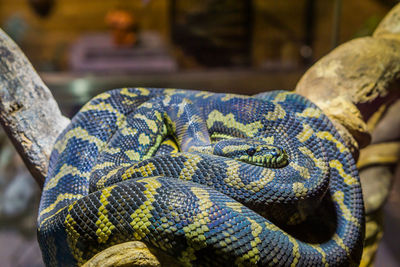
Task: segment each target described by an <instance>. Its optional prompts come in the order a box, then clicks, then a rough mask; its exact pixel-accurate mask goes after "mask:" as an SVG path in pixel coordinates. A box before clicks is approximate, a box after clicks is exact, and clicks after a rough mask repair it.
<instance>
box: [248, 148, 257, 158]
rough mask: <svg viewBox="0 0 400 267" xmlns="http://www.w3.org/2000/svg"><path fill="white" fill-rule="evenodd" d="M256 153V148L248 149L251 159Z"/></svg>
mask: <svg viewBox="0 0 400 267" xmlns="http://www.w3.org/2000/svg"><path fill="white" fill-rule="evenodd" d="M255 153H256V149H255V148H254V147H252V148H249V149H247V155H249V156H250V157H251V156H253V155H254V154H255Z"/></svg>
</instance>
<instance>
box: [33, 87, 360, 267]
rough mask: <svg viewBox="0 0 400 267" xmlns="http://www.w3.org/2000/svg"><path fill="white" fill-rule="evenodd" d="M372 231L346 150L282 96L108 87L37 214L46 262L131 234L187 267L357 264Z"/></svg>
mask: <svg viewBox="0 0 400 267" xmlns="http://www.w3.org/2000/svg"><path fill="white" fill-rule="evenodd" d="M363 236H364V208H363V198H362V192H361V187H360V180H359V177H358V172H357V169H356V166H355V161H354V159H353V157H352V155H351V153H350V152H349V150H348V149H347V148H346V146H345V143H344V141H343V139H342V138H341V136H340V135H339V133H338V131H337V130H336V129H335V127H334V125H333V124H332V122H331V121H330V120H329V118H328V117H327V116H326V115H324V114H323V112H322V111H321V110H320V109H319V108H318V107H317V106H316V105H314V104H313V103H311V102H310V101H309V100H307V99H306V98H304V97H302V96H300V95H297V94H295V93H291V92H286V91H272V92H268V93H261V94H258V95H254V96H243V95H236V94H222V93H211V92H206V91H195V90H178V89H155V88H122V89H115V90H111V91H108V92H105V93H102V94H100V95H98V96H97V97H95V98H93V99H92V100H91V101H89V102H88V103H87V104H85V105H84V106H83V107H82V109H81V110H80V111H79V112H78V113H77V114H76V115H75V116H74V118H73V119H72V120H71V123H70V125H69V126H68V127H67V128H66V129H65V130H64V131H63V132H62V134H61V135H60V136H59V137H58V139H57V141H56V143H55V145H54V148H53V151H52V154H51V157H50V161H49V169H48V175H47V177H46V181H45V184H44V188H43V193H42V197H41V202H40V207H39V215H38V241H39V244H40V247H41V250H42V255H43V259H44V262H45V264H46V265H47V266H79V265H82V264H84V263H85V262H86V261H87V260H89V259H90V258H91V257H92V256H94V255H95V254H96V253H98V252H100V251H102V250H104V249H106V248H107V247H110V246H112V245H115V244H118V243H122V242H127V241H132V240H138V241H142V242H144V243H145V244H147V245H148V246H149V247H150V248H152V249H154V251H160V252H162V253H165V254H166V255H169V256H172V257H173V258H174V259H176V260H177V261H179V263H180V264H181V265H182V266H357V265H358V263H359V261H360V257H361V253H362V247H363V246H362V243H363ZM152 251H153V250H152Z"/></svg>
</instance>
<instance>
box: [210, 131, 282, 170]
mask: <svg viewBox="0 0 400 267" xmlns="http://www.w3.org/2000/svg"><path fill="white" fill-rule="evenodd" d="M213 154H214V155H218V156H222V157H227V158H232V159H235V160H240V161H243V162H246V163H249V164H253V165H257V166H261V167H268V168H281V167H284V166H286V165H287V164H288V156H287V154H286V152H285V150H284V149H283V148H281V147H279V146H275V145H270V144H267V143H265V142H263V141H258V140H252V139H238V138H232V139H225V140H221V141H218V142H217V143H215V145H214V151H213Z"/></svg>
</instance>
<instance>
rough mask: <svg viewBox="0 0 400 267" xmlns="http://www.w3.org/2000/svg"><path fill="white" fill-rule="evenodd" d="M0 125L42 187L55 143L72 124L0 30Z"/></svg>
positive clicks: (19, 52) (22, 55) (17, 50)
mask: <svg viewBox="0 0 400 267" xmlns="http://www.w3.org/2000/svg"><path fill="white" fill-rule="evenodd" d="M0 57H1V61H0V123H1V124H2V125H3V128H4V130H5V132H6V133H7V135H8V137H9V138H10V139H11V140H12V142H13V144H14V146H15V147H16V149H17V151H18V153H19V154H20V156H21V157H22V159H23V160H24V162H25V165H26V166H27V167H28V169H29V171H30V172H31V174H32V176H33V177H34V178H35V179H36V181H37V183H38V184H39V185H40V187H42V186H43V182H44V178H45V176H46V173H47V164H48V161H49V156H50V153H51V149H52V147H53V143H54V142H55V139H56V137H57V136H58V135H59V133H60V132H61V131H62V130H63V129H64V128H65V126H66V125H67V124H68V123H69V119H67V118H66V117H64V116H62V115H61V112H60V110H59V108H58V105H57V103H56V101H55V100H54V98H53V96H52V94H51V92H50V90H49V89H48V88H47V87H46V85H45V84H44V83H43V82H42V80H41V79H40V77H39V75H38V74H37V73H36V71H35V70H34V69H33V67H32V65H31V64H30V62H29V61H28V59H27V58H26V57H25V55H24V54H23V53H22V51H21V50H20V49H19V48H18V46H17V45H16V44H15V43H14V42H13V41H12V40H11V39H10V37H8V36H7V34H5V33H4V32H3V31H2V30H0Z"/></svg>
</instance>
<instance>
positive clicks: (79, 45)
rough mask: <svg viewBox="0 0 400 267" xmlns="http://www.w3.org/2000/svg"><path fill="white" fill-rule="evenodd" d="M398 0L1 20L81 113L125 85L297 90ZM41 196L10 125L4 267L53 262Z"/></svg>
mask: <svg viewBox="0 0 400 267" xmlns="http://www.w3.org/2000/svg"><path fill="white" fill-rule="evenodd" d="M397 2H398V1H394V0H392V1H391V0H346V1H340V0H318V1H317V0H298V1H289V0H281V1H273V0H218V1H217V0H203V1H194V0H119V1H118V0H101V1H100V0H98V1H95V0H85V1H81V0H0V27H1V28H2V29H3V30H4V31H5V32H7V34H9V35H10V37H12V38H13V39H14V41H15V42H16V43H17V44H18V45H19V46H20V47H21V48H22V50H23V51H24V53H25V54H26V56H27V57H28V59H29V60H30V61H31V62H32V64H33V66H34V67H35V69H36V70H37V71H38V72H39V74H40V76H41V77H42V78H43V80H44V82H45V83H46V84H47V85H48V87H49V88H50V89H51V91H52V92H53V94H54V96H55V98H56V100H57V102H58V103H59V105H60V107H61V109H62V111H63V113H64V114H65V115H66V116H68V117H71V116H73V114H75V113H76V112H77V111H78V110H79V108H80V107H81V106H82V104H84V103H85V102H86V101H88V100H89V99H90V98H91V97H93V96H94V95H96V94H98V93H100V92H103V91H105V90H109V89H112V88H118V87H127V86H132V87H134V86H141V87H174V88H186V89H201V90H211V91H217V92H234V93H242V94H254V93H257V92H263V91H268V90H274V89H285V90H291V89H294V88H295V85H296V83H297V81H298V80H299V78H300V77H301V75H302V74H303V73H304V72H305V70H307V68H308V67H309V66H310V65H311V64H312V63H313V62H315V61H316V60H318V59H319V58H321V57H322V56H324V55H325V54H327V53H328V52H329V51H330V50H331V49H333V48H334V47H336V46H337V45H339V44H341V43H343V42H346V41H348V40H350V39H353V38H356V37H361V36H366V35H370V34H371V33H372V32H373V30H374V29H375V27H376V26H377V25H378V23H379V22H380V20H381V19H382V18H383V16H384V15H385V14H386V13H387V12H388V11H389V10H390V9H391V8H392V7H393V6H394V5H395V4H396V3H397ZM397 174H398V175H397V180H398V181H397V182H396V183H395V184H394V187H396V186H397V187H400V185H399V183H400V175H399V171H397ZM397 191H399V192H400V190H397ZM39 199H40V191H39V188H38V187H37V185H36V184H35V182H34V180H33V178H31V177H30V174H29V173H28V172H27V170H26V169H25V167H24V165H23V163H22V161H21V160H20V159H19V157H18V156H17V155H16V153H15V151H14V149H13V148H12V146H11V145H10V143H9V141H8V140H7V138H6V136H5V135H4V134H3V133H2V132H0V259H1V263H0V266H43V263H42V260H41V255H40V251H39V248H38V246H37V242H36V230H35V227H36V214H37V207H38V203H39ZM399 204H400V200H399V196H398V194H395V193H393V192H392V195H391V197H390V198H389V203H388V205H386V208H385V213H386V214H387V216H386V215H385V217H387V218H389V219H388V220H387V221H388V222H387V227H386V228H387V229H386V232H385V235H384V238H383V245H382V246H381V249H380V250H379V253H378V257H377V266H397V265H396V262H398V260H397V259H398V258H400V253H399V252H400V251H399V246H398V242H397V241H398V240H396V236H399V237H400V229H399V227H398V226H397V225H398V223H399V222H400V218H399V217H400V215H399V214H400V212H399V207H400V205H399ZM396 242H397V244H396Z"/></svg>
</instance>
